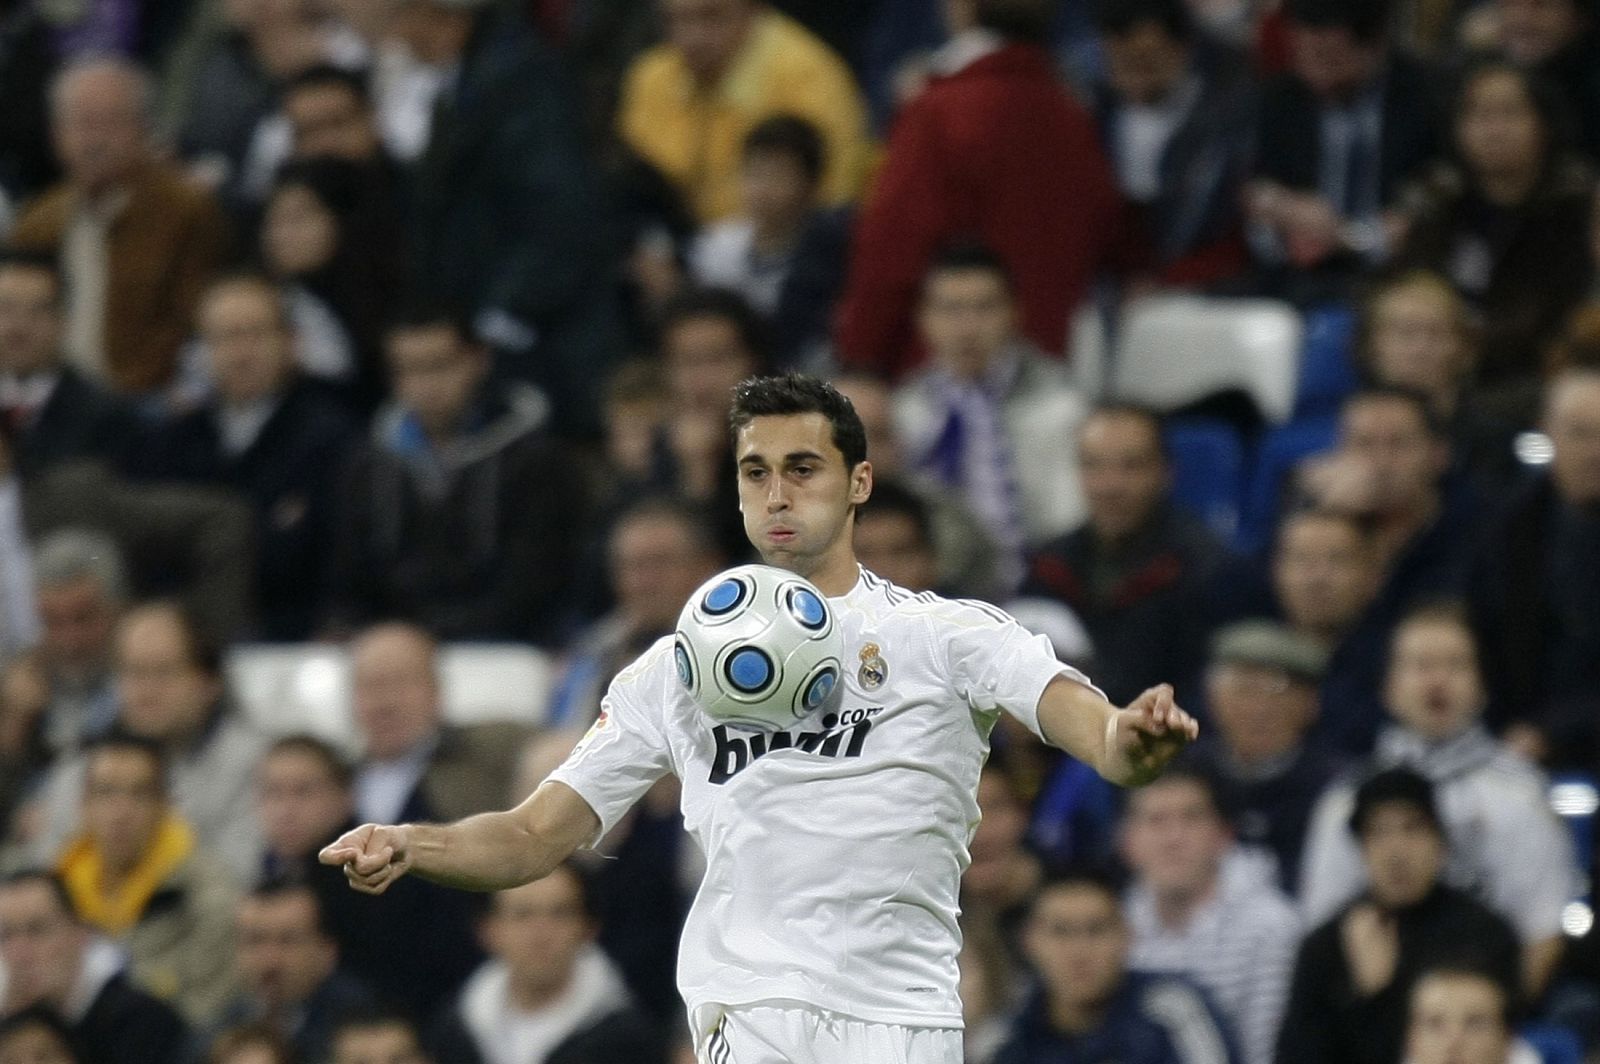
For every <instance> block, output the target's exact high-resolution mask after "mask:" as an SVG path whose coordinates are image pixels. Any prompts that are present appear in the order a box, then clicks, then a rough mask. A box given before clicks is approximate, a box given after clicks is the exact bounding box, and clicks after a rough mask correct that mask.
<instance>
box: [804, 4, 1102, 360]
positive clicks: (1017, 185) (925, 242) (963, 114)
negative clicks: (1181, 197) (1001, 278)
mask: <svg viewBox="0 0 1600 1064" xmlns="http://www.w3.org/2000/svg"><path fill="white" fill-rule="evenodd" d="M946 11H947V13H948V14H949V15H950V17H951V29H952V32H953V38H954V39H953V40H952V41H951V43H950V44H949V45H948V46H947V48H946V49H945V51H944V52H943V54H942V58H943V61H944V64H945V65H944V69H943V75H944V76H942V77H940V78H937V79H936V80H934V81H933V82H932V83H930V84H929V85H928V87H927V88H926V89H925V90H924V91H923V92H922V93H921V94H919V95H918V96H917V97H916V98H915V99H914V100H912V101H911V102H910V103H909V104H907V105H906V107H905V108H904V110H902V111H901V112H900V114H899V116H898V117H897V118H896V120H895V123H894V129H893V133H892V134H891V136H890V138H889V145H888V149H887V153H886V156H885V158H884V161H883V165H882V167H881V168H880V169H879V171H878V174H877V176H876V178H875V180H874V182H873V187H872V192H871V195H870V196H869V197H868V198H867V201H866V203H865V205H864V206H863V207H862V210H861V214H860V218H859V221H858V223H857V225H856V233H855V241H854V244H853V246H852V250H851V261H850V272H849V277H848V279H847V280H846V282H845V290H844V295H843V297H842V299H841V302H840V305H839V309H838V317H837V326H836V329H835V333H834V342H835V346H836V348H837V357H838V359H839V360H840V361H841V362H842V363H844V364H845V365H849V366H852V367H857V368H860V369H864V370H868V371H870V372H876V373H881V374H884V375H888V376H893V377H898V376H901V375H902V374H904V373H905V372H906V371H907V370H910V369H912V368H914V367H915V366H916V365H917V364H918V363H919V362H921V361H922V360H923V358H924V355H925V353H924V352H923V351H922V350H921V349H920V348H919V346H918V345H917V343H916V339H915V335H914V328H913V326H914V324H915V311H916V303H917V294H918V288H919V286H920V285H922V283H923V281H924V278H925V274H926V271H927V268H928V263H929V262H930V261H931V260H932V259H933V257H934V255H935V253H936V252H937V251H938V249H939V248H940V247H941V246H942V245H944V244H947V243H949V242H950V241H952V240H954V239H957V238H966V239H976V240H978V241H980V242H981V243H982V244H983V245H984V246H986V247H989V248H991V249H993V251H994V252H995V254H996V255H998V256H999V258H1000V260H1001V261H1002V262H1003V263H1005V266H1006V268H1007V270H1008V271H1009V272H1010V274H1011V276H1012V278H1013V279H1014V282H1015V294H1016V306H1017V318H1018V324H1019V327H1020V331H1021V332H1022V334H1023V335H1025V336H1026V337H1027V338H1028V339H1029V340H1031V341H1032V342H1033V343H1034V344H1035V345H1037V346H1038V348H1039V349H1040V350H1041V351H1043V352H1045V353H1046V354H1049V355H1052V356H1056V355H1061V354H1062V353H1063V352H1064V350H1065V348H1066V335H1067V323H1068V320H1069V318H1070V317H1071V315H1072V313H1073V311H1074V310H1075V309H1076V308H1077V306H1078V304H1079V303H1080V302H1082V301H1083V299H1084V297H1085V295H1086V294H1087V292H1088V289H1089V285H1090V283H1091V282H1092V281H1093V280H1094V278H1095V276H1096V275H1097V274H1098V273H1099V272H1100V271H1101V269H1102V267H1105V266H1107V265H1108V264H1111V263H1112V260H1113V257H1114V254H1115V253H1116V252H1117V251H1118V249H1119V247H1120V245H1121V243H1122V240H1123V235H1122V227H1123V205H1122V201H1121V197H1120V195H1119V194H1118V192H1117V186H1116V177H1115V175H1114V174H1113V173H1112V170H1111V166H1110V164H1109V163H1108V162H1107V161H1106V158H1105V155H1104V154H1103V153H1102V152H1101V151H1100V145H1099V140H1098V137H1097V136H1096V133H1095V129H1094V122H1093V120H1092V119H1091V118H1090V117H1089V115H1088V113H1087V112H1086V111H1085V110H1084V109H1083V108H1082V107H1081V106H1079V105H1078V104H1077V103H1076V102H1075V101H1074V100H1073V99H1072V98H1071V97H1070V96H1068V95H1067V92H1066V90H1065V89H1064V88H1063V86H1062V85H1061V82H1060V79H1059V77H1058V76H1057V74H1056V71H1055V66H1054V63H1053V62H1052V60H1051V57H1050V56H1049V55H1048V54H1047V53H1046V52H1045V50H1044V49H1043V48H1042V47H1041V46H1040V45H1041V44H1042V42H1043V41H1044V40H1045V37H1046V34H1047V30H1048V27H1049V24H1050V18H1051V5H1050V4H1048V3H1045V2H1042V0H961V2H958V3H952V4H950V5H948V6H947V7H946Z"/></svg>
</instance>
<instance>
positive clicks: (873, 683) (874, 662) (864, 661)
mask: <svg viewBox="0 0 1600 1064" xmlns="http://www.w3.org/2000/svg"><path fill="white" fill-rule="evenodd" d="M888 678H889V663H888V662H887V661H884V660H883V652H882V651H880V650H879V649H878V644H876V643H868V644H867V645H866V646H864V647H862V648H861V668H860V669H859V670H858V671H857V672H856V679H857V680H859V681H861V686H862V687H864V688H865V689H867V690H868V691H876V690H877V689H878V688H880V687H882V686H883V681H885V680H887V679H888Z"/></svg>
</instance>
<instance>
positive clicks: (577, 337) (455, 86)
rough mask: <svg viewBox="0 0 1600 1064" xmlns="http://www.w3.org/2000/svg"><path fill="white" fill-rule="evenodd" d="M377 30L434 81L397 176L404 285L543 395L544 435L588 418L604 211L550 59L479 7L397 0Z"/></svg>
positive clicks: (610, 352)
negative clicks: (407, 259) (401, 188)
mask: <svg viewBox="0 0 1600 1064" xmlns="http://www.w3.org/2000/svg"><path fill="white" fill-rule="evenodd" d="M391 28H392V32H393V33H394V34H397V35H398V36H399V38H400V39H401V40H403V41H404V43H405V44H406V46H407V47H408V48H409V49H410V51H411V54H412V55H413V56H414V57H415V58H416V59H418V60H420V61H421V62H422V63H424V64H426V65H428V66H431V67H435V68H437V70H438V71H439V72H440V76H442V72H443V71H446V70H452V71H454V74H453V75H452V76H450V77H449V78H448V79H447V88H443V89H441V90H440V91H439V95H438V96H437V98H436V100H435V104H434V114H433V116H432V120H431V122H430V123H429V125H428V129H429V134H428V139H427V149H426V150H425V151H424V152H423V154H422V157H421V159H420V160H419V161H418V163H417V168H416V173H415V176H414V179H413V181H412V185H411V189H412V191H411V195H410V197H409V202H410V214H409V220H410V228H409V235H410V237H411V279H412V280H413V282H414V283H415V285H416V290H417V291H418V292H422V293H426V294H427V295H428V297H429V298H432V299H437V300H441V301H444V302H447V303H449V304H450V305H452V306H457V307H460V308H462V310H463V313H465V314H467V315H468V316H469V317H470V320H471V321H472V325H473V329H474V331H475V333H476V338H477V339H478V340H481V341H483V342H484V343H487V344H491V345H493V347H494V348H495V349H496V351H497V353H498V354H499V356H500V363H501V368H502V369H503V370H504V371H505V372H506V373H508V374H509V375H510V376H511V377H513V378H515V379H518V380H527V381H532V382H534V383H536V384H538V385H539V386H540V387H541V388H543V389H544V390H545V391H546V392H547V393H549V395H550V398H551V400H552V408H551V416H552V422H551V427H552V428H553V430H554V431H555V432H557V433H558V434H562V435H565V436H576V437H591V436H595V435H597V434H598V430H599V426H600V420H599V418H600V388H601V385H602V384H603V383H604V381H605V378H606V372H605V371H606V367H607V366H609V365H610V364H611V363H612V362H614V361H616V360H617V359H618V358H619V357H620V356H621V353H622V351H621V348H622V342H623V341H622V332H621V328H620V324H619V319H618V316H617V305H616V300H615V291H614V285H613V267H614V265H615V262H614V257H615V256H614V254H613V251H614V248H613V244H612V239H611V234H610V232H609V230H610V220H609V217H608V215H609V205H608V204H607V203H605V202H604V201H603V199H602V198H601V197H600V196H599V189H600V184H599V182H597V181H596V180H595V176H594V172H593V169H592V167H591V166H590V164H589V162H588V161H587V158H586V155H585V151H584V145H583V137H582V127H581V122H580V119H579V116H578V112H577V107H576V105H575V103H574V102H573V101H572V100H571V99H570V95H571V93H570V90H569V86H568V84H567V79H566V77H565V75H564V74H563V72H562V70H561V67H560V64H559V61H558V59H557V57H556V56H555V55H553V54H551V53H550V52H549V51H548V50H547V49H546V48H545V46H544V45H543V44H542V43H541V42H540V41H539V40H538V38H537V37H536V36H535V35H534V33H533V31H532V29H531V27H529V26H528V25H527V23H526V20H525V19H523V17H522V15H521V13H520V12H515V11H504V12H501V11H498V10H497V8H496V7H495V5H493V4H492V3H490V2H488V0H466V2H462V0H404V2H403V3H401V4H400V5H399V6H398V8H397V9H396V11H395V16H394V18H393V20H392V26H391Z"/></svg>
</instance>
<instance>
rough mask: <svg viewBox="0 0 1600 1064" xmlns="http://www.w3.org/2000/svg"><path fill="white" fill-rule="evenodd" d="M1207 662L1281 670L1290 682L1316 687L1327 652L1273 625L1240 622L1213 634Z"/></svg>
mask: <svg viewBox="0 0 1600 1064" xmlns="http://www.w3.org/2000/svg"><path fill="white" fill-rule="evenodd" d="M1211 661H1212V663H1213V664H1217V665H1221V664H1227V665H1255V666H1258V667H1260V668H1266V669H1282V670H1283V671H1284V672H1286V673H1288V674H1289V676H1290V677H1291V678H1292V679H1295V680H1299V681H1301V682H1303V683H1308V684H1312V685H1316V684H1319V683H1321V682H1322V676H1323V674H1324V673H1326V672H1327V671H1328V652H1327V650H1325V649H1324V648H1323V646H1322V644H1320V643H1318V642H1317V641H1316V640H1315V639H1312V638H1311V637H1309V636H1304V635H1301V634H1300V633H1299V632H1296V631H1295V630H1294V629H1292V628H1290V627H1288V626H1287V625H1283V624H1279V623H1278V622H1276V621H1240V622H1239V623H1238V624H1230V625H1229V626H1228V627H1226V628H1224V629H1222V630H1221V631H1220V632H1218V633H1217V635H1216V638H1215V639H1213V640H1212V642H1211Z"/></svg>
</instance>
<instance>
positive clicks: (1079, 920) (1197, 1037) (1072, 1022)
mask: <svg viewBox="0 0 1600 1064" xmlns="http://www.w3.org/2000/svg"><path fill="white" fill-rule="evenodd" d="M1131 938H1132V932H1131V931H1130V930H1129V928H1128V924H1127V921H1126V919H1125V918H1124V916H1123V914H1122V905H1121V899H1120V897H1119V896H1118V892H1117V888H1116V887H1115V886H1114V885H1113V884H1112V882H1111V881H1110V880H1108V879H1106V878H1105V877H1103V876H1100V875H1097V874H1093V873H1082V872H1075V873H1068V874H1064V875H1062V876H1061V877H1059V878H1056V879H1053V880H1051V881H1049V882H1047V883H1046V884H1045V885H1044V886H1043V887H1041V888H1040V889H1039V891H1038V894H1037V895H1036V896H1035V898H1034V900H1033V906H1032V911H1031V912H1030V914H1029V916H1028V924H1027V929H1026V931H1025V939H1024V941H1025V943H1026V949H1027V953H1028V959H1029V960H1030V961H1031V962H1032V964H1033V967H1034V970H1035V971H1036V972H1037V973H1038V983H1039V985H1038V989H1037V990H1036V991H1035V992H1034V993H1033V995H1032V996H1031V997H1030V998H1029V1001H1028V1003H1027V1005H1026V1006H1025V1007H1024V1008H1023V1010H1022V1012H1021V1013H1020V1014H1019V1015H1018V1017H1017V1019H1016V1020H1015V1021H1014V1023H1013V1025H1012V1029H1011V1035H1010V1037H1009V1038H1008V1039H1007V1041H1006V1043H1005V1044H1004V1045H1003V1046H1002V1047H1001V1048H1000V1051H999V1052H998V1053H997V1054H996V1055H995V1057H994V1064H1046V1062H1048V1061H1057V1060H1064V1059H1072V1058H1073V1057H1084V1058H1086V1059H1091V1060H1092V1059H1096V1058H1100V1059H1115V1060H1138V1061H1141V1062H1148V1064H1234V1062H1236V1061H1239V1060H1241V1059H1242V1058H1241V1057H1239V1056H1238V1055H1237V1054H1236V1053H1235V1052H1234V1050H1233V1048H1232V1046H1231V1044H1230V1042H1229V1038H1228V1035H1227V1032H1226V1027H1225V1024H1224V1021H1223V1019H1222V1017H1221V1016H1219V1015H1218V1014H1217V1012H1216V1010H1215V1009H1214V1008H1213V1007H1212V1005H1211V1003H1210V1002H1209V1001H1207V1000H1206V998H1205V996H1204V995H1203V994H1202V993H1201V992H1200V991H1199V990H1197V989H1195V988H1194V987H1193V986H1192V985H1190V984H1189V983H1188V982H1187V981H1185V980H1184V979H1182V978H1181V977H1177V976H1168V975H1146V974H1143V973H1139V972H1131V971H1129V970H1128V954H1129V948H1130V945H1131Z"/></svg>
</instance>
